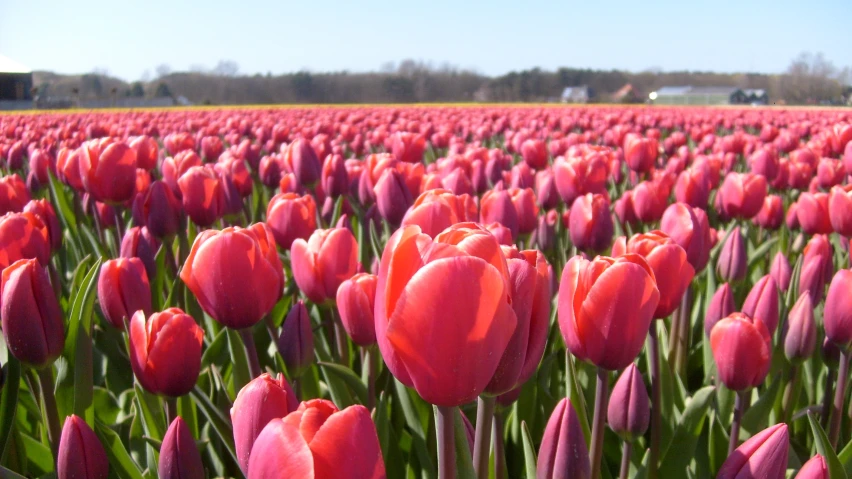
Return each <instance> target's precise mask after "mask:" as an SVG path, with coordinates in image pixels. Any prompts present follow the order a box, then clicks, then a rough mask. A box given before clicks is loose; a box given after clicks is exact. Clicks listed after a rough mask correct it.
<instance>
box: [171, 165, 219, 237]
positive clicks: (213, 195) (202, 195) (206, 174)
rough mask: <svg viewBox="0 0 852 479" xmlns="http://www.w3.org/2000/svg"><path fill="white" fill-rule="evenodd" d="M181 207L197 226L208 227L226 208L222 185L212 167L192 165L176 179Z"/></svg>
mask: <svg viewBox="0 0 852 479" xmlns="http://www.w3.org/2000/svg"><path fill="white" fill-rule="evenodd" d="M178 185H179V187H180V192H181V197H182V200H183V207H184V209H185V210H186V214H187V215H189V218H190V219H191V220H192V221H193V222H194V223H195V224H197V225H198V226H201V227H208V226H210V225H212V224H213V223H214V222H215V221H216V220H217V219H219V218H221V217H222V216H224V215H225V213H226V210H227V205H226V201H227V200H226V198H225V191H224V186H223V185H222V181H221V178H220V177H219V176H218V175H217V174H216V172H215V171H214V170H213V169H212V168H208V167H204V166H193V167H192V168H190V169H189V170H187V172H186V173H184V174H183V175H182V176H181V177H180V179H178Z"/></svg>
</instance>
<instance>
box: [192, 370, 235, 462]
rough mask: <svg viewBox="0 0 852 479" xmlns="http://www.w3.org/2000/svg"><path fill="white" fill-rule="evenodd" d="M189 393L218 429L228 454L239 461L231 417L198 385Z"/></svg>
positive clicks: (211, 423)
mask: <svg viewBox="0 0 852 479" xmlns="http://www.w3.org/2000/svg"><path fill="white" fill-rule="evenodd" d="M189 394H190V395H192V398H193V399H194V400H195V404H196V406H198V409H200V410H201V414H203V415H204V417H206V418H207V421H209V423H210V426H211V427H212V428H213V430H214V431H216V435H218V436H219V439H220V440H221V441H222V444H223V445H224V446H225V449H227V450H228V454H230V455H231V457H232V458H233V460H234V462H238V461H237V453H236V452H235V451H236V450H235V449H234V430H233V429H232V428H231V419H230V418H229V417H227V416H225V415H224V414H223V413H222V411H220V410H219V408H218V407H216V405H215V404H213V402H212V401H210V398H208V397H207V395H206V394H204V391H202V390H201V389H200V388H199V387H198V386H196V387H195V389H193V390H192V391H191V392H190V393H189Z"/></svg>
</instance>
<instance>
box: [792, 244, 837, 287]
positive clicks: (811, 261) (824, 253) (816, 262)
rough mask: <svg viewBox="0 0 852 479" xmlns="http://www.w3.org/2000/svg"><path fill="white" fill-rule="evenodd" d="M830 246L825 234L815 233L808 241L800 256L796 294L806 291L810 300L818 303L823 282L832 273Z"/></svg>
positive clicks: (830, 276)
mask: <svg viewBox="0 0 852 479" xmlns="http://www.w3.org/2000/svg"><path fill="white" fill-rule="evenodd" d="M832 260H833V255H832V247H831V243H829V242H828V238H827V237H826V236H825V235H816V236H814V237H813V238H811V240H810V241H808V244H807V245H806V246H805V251H804V254H803V256H802V271H801V273H800V275H799V290H798V291H797V293H798V294H802V293H803V292H807V293H808V294H810V295H811V301H812V302H813V303H814V304H819V302H820V301H822V298H823V294H824V293H825V284H826V283H827V282H829V281H831V278H832V275H833V274H834V265H833V263H832Z"/></svg>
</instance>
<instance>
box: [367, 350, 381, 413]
mask: <svg viewBox="0 0 852 479" xmlns="http://www.w3.org/2000/svg"><path fill="white" fill-rule="evenodd" d="M366 356H367V357H366V359H367V368H368V369H367V409H368V410H370V411H372V410H373V408H374V407H375V406H376V375H378V370H379V350H378V347H377V346H376V345H375V344H374V345H372V346H370V347H369V348H367V350H366Z"/></svg>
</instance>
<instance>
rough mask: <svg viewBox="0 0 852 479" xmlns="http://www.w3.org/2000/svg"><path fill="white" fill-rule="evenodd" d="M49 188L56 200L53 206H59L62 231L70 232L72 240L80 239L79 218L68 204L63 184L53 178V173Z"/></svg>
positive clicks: (58, 211) (58, 214)
mask: <svg viewBox="0 0 852 479" xmlns="http://www.w3.org/2000/svg"><path fill="white" fill-rule="evenodd" d="M49 186H50V193H51V195H52V196H53V199H54V202H53V204H54V205H56V206H57V211H56V212H57V216H58V217H59V220H60V222H61V223H62V230H63V231H69V232H70V233H71V235H70V236H71V238H73V239H75V240H76V239H77V238H78V237H79V233H78V231H77V216H76V215H75V214H74V210H73V209H72V208H71V206H70V205H69V204H68V198H66V197H65V191H64V189H63V188H64V187H63V186H62V183H60V182H59V180H58V179H57V178H56V177H55V176H53V173H50V183H49Z"/></svg>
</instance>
